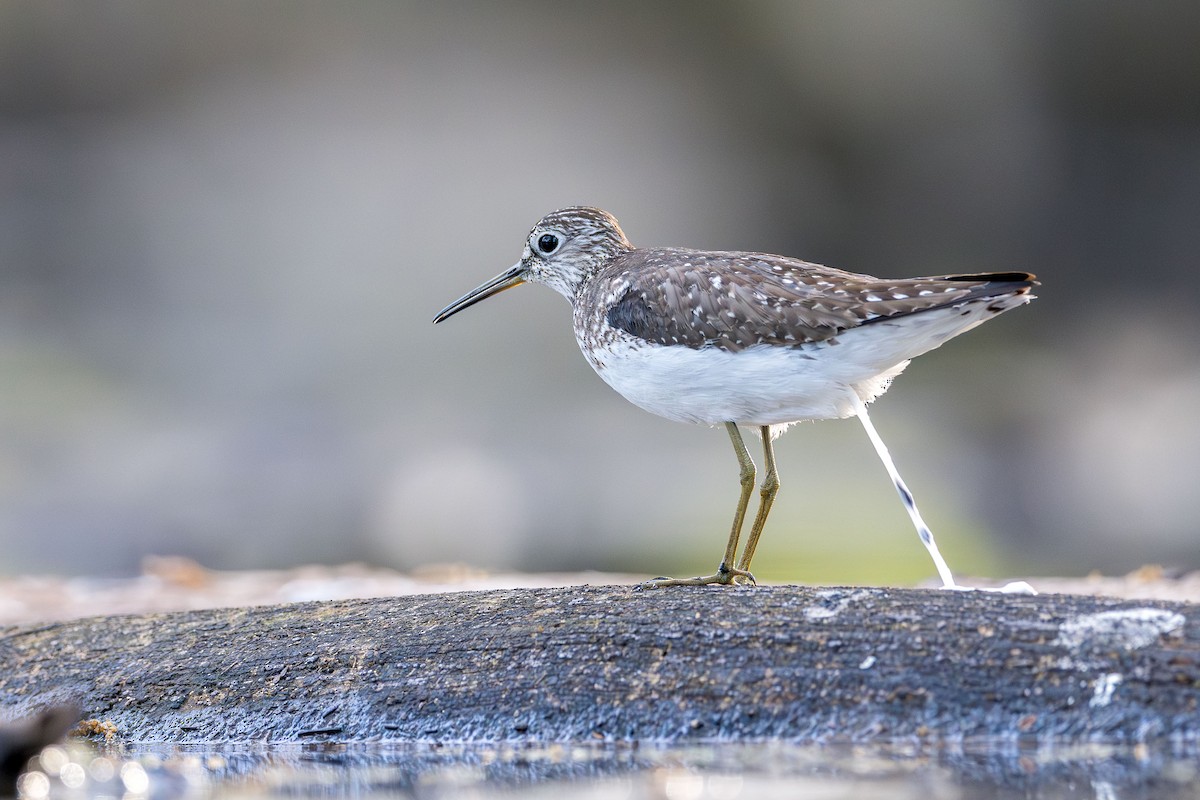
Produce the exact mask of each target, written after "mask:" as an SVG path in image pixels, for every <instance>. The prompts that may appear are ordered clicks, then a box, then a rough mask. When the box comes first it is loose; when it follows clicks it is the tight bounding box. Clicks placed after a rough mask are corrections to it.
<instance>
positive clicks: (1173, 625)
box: [1055, 608, 1187, 651]
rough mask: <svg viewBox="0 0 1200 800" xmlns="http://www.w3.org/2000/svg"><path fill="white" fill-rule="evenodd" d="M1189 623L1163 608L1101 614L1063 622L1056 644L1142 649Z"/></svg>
mask: <svg viewBox="0 0 1200 800" xmlns="http://www.w3.org/2000/svg"><path fill="white" fill-rule="evenodd" d="M1186 621H1187V620H1186V619H1185V618H1184V616H1183V615H1182V614H1179V613H1176V612H1174V611H1165V610H1163V609H1159V608H1123V609H1118V610H1115V611H1101V612H1100V613H1098V614H1085V615H1084V616H1082V617H1075V618H1074V619H1069V620H1067V621H1066V622H1064V623H1062V625H1060V626H1059V628H1058V638H1057V639H1056V640H1055V643H1056V644H1060V645H1062V646H1064V647H1069V648H1072V649H1080V648H1087V649H1089V650H1095V649H1102V648H1113V647H1118V648H1121V649H1122V650H1126V651H1129V650H1140V649H1141V648H1143V647H1147V646H1149V645H1152V644H1154V643H1155V642H1157V641H1158V639H1159V637H1160V636H1165V635H1166V634H1169V633H1174V632H1175V631H1177V630H1179V629H1180V628H1182V627H1183V624H1184V622H1186Z"/></svg>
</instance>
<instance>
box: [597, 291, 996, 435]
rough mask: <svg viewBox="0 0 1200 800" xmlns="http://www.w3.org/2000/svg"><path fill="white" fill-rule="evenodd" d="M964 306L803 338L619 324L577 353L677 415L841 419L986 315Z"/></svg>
mask: <svg viewBox="0 0 1200 800" xmlns="http://www.w3.org/2000/svg"><path fill="white" fill-rule="evenodd" d="M963 310H964V309H962V308H960V309H947V310H946V311H934V312H926V313H923V314H914V315H911V316H907V317H900V318H897V319H896V320H895V321H881V322H877V323H873V324H871V325H865V326H863V327H860V328H855V329H853V330H849V331H845V332H843V333H842V334H840V335H839V336H838V337H837V339H836V343H829V342H823V343H820V344H818V345H808V346H804V347H801V348H782V347H772V346H769V345H761V346H757V347H750V348H747V349H745V350H742V351H740V352H729V351H725V350H720V349H717V348H706V349H703V350H694V349H691V348H688V347H682V346H664V345H656V344H648V343H646V342H643V341H642V340H639V339H635V338H633V337H631V336H628V335H625V334H621V335H620V336H619V337H617V338H616V340H615V341H612V342H611V343H610V344H609V345H608V346H606V347H603V348H601V349H600V350H598V351H597V352H596V353H593V354H588V353H586V352H585V355H587V356H588V361H589V362H591V364H592V366H593V367H594V368H595V370H596V372H597V373H598V374H599V375H600V377H601V378H603V379H604V381H605V382H606V383H608V385H609V386H612V387H613V388H614V389H616V390H617V391H618V392H620V394H621V395H622V396H623V397H625V398H626V399H627V400H629V401H630V402H631V403H633V404H634V405H636V406H639V407H640V408H643V409H645V410H646V411H649V412H650V413H652V414H657V415H659V416H661V417H666V418H667V419H672V420H676V421H678V422H693V423H701V424H707V425H717V424H720V423H723V422H737V423H740V424H744V425H786V424H788V423H792V422H799V421H801V420H810V419H840V418H842V417H849V416H852V415H853V414H854V413H855V411H854V404H853V399H852V398H853V397H854V396H855V395H857V396H858V397H859V399H861V400H862V401H863V402H864V403H869V402H870V401H872V400H874V399H875V398H876V397H878V396H879V395H881V394H883V393H884V392H885V391H887V388H888V385H889V384H890V383H891V380H892V378H894V377H895V376H897V375H899V374H900V372H901V371H903V369H904V368H905V367H906V366H908V361H909V359H911V358H914V357H916V356H918V355H920V354H921V353H924V352H927V351H929V350H932V349H934V348H936V347H938V346H940V345H941V344H942V343H943V342H945V341H946V340H948V339H950V338H952V337H953V336H956V335H958V334H959V333H963V332H964V331H966V330H969V329H970V328H973V327H975V326H976V325H978V324H980V323H981V322H983V321H984V320H985V319H987V318H988V317H990V316H991V314H990V313H978V314H976V313H967V314H965V315H964V314H963V313H962V312H963ZM981 310H982V309H981ZM970 311H974V309H970Z"/></svg>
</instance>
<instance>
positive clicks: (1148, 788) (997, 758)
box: [19, 742, 1200, 800]
mask: <svg viewBox="0 0 1200 800" xmlns="http://www.w3.org/2000/svg"><path fill="white" fill-rule="evenodd" d="M1198 769H1200V757H1198V750H1197V747H1196V745H1195V744H1186V745H1185V744H1182V743H1175V744H1170V743H1163V744H1159V745H1145V744H1139V745H1132V746H1114V745H1100V744H1064V743H1046V742H1042V743H1037V744H1029V743H1021V744H1018V743H1011V742H1007V743H994V742H993V743H988V742H968V743H958V744H954V745H947V744H941V745H938V746H932V745H925V744H886V745H878V744H873V745H851V744H825V745H814V744H789V743H783V742H763V743H751V744H728V743H714V744H702V745H693V746H688V747H668V746H655V745H645V744H641V745H637V744H594V745H591V744H588V745H579V744H551V745H541V744H539V745H523V744H506V745H498V746H497V745H491V746H482V745H437V744H395V743H381V742H375V743H358V744H333V743H311V744H295V745H255V746H249V745H240V746H231V745H227V746H208V745H193V746H178V745H162V746H140V747H137V748H134V749H130V750H128V751H126V752H124V753H116V752H102V753H97V752H95V751H93V750H92V749H91V748H88V747H86V746H83V745H80V744H72V745H70V746H68V747H53V748H47V750H46V751H44V752H43V753H42V755H41V756H40V757H39V758H36V759H34V760H33V762H31V770H30V771H29V772H27V773H26V774H25V775H24V776H23V777H22V780H21V783H20V788H19V792H20V796H21V797H24V798H30V800H43V799H47V800H48V799H50V798H61V797H71V798H81V797H91V798H100V797H112V798H118V797H120V798H124V800H138V799H139V798H146V799H147V800H153V799H154V798H176V797H206V798H208V797H218V798H228V797H239V798H277V797H320V798H338V797H354V798H364V797H381V796H388V797H401V798H420V799H421V800H425V799H427V798H461V797H469V798H499V797H518V796H519V797H533V798H540V797H564V796H566V797H570V798H598V799H604V800H607V799H608V798H629V799H630V800H640V799H641V798H664V800H704V798H720V799H721V800H734V798H775V797H781V798H782V797H789V798H790V797H800V796H803V797H819V798H843V797H844V798H856V799H862V800H871V799H872V798H889V799H891V800H906V799H907V798H914V799H916V798H919V799H920V800H942V798H946V799H950V798H964V799H970V800H975V799H977V798H979V799H984V798H995V799H996V800H1007V798H1094V799H1095V800H1139V799H1140V798H1154V800H1172V799H1173V798H1195V797H1197V796H1200V771H1198Z"/></svg>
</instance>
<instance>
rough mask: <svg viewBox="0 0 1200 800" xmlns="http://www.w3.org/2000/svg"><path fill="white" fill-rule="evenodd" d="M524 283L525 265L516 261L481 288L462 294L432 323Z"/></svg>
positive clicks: (439, 313)
mask: <svg viewBox="0 0 1200 800" xmlns="http://www.w3.org/2000/svg"><path fill="white" fill-rule="evenodd" d="M524 282H525V264H524V262H522V261H518V262H517V263H516V264H513V265H512V266H511V267H509V268H508V269H507V270H505V271H504V272H501V273H500V274H499V275H497V276H496V277H494V278H492V279H491V280H490V281H488V282H487V283H484V284H483V285H482V286H477V287H475V288H474V289H472V290H471V291H469V292H467V293H466V294H464V295H463V296H462V297H460V298H458V299H457V300H455V301H454V302H453V303H451V304H450V305H448V306H446V307H445V308H443V309H442V310H441V311H439V312H438V315H437V316H436V317H434V318H433V321H434V323H435V324H436V323H438V322H441V321H442V320H444V319H446V318H447V317H451V316H453V315H455V314H457V313H458V312H460V311H462V310H463V309H464V308H469V307H471V306H473V305H475V304H476V303H478V302H479V301H480V300H486V299H488V298H489V297H491V296H492V295H494V294H499V293H500V292H503V291H504V290H505V289H511V288H512V287H514V286H520V285H521V284H522V283H524Z"/></svg>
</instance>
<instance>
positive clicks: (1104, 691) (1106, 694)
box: [1088, 672, 1125, 708]
mask: <svg viewBox="0 0 1200 800" xmlns="http://www.w3.org/2000/svg"><path fill="white" fill-rule="evenodd" d="M1123 680H1125V676H1124V675H1121V674H1120V673H1117V672H1106V673H1104V674H1103V675H1101V676H1100V677H1099V678H1097V679H1096V684H1095V686H1094V687H1093V694H1092V699H1091V700H1090V701H1088V705H1089V706H1091V707H1092V708H1103V707H1104V706H1106V705H1108V704H1109V703H1111V702H1112V699H1113V692H1115V691H1116V690H1117V686H1119V685H1120V684H1121V681H1123Z"/></svg>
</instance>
